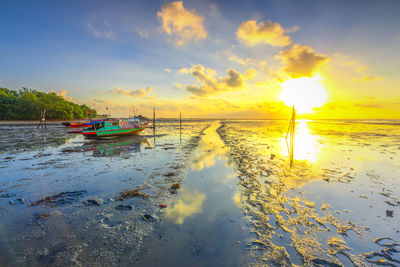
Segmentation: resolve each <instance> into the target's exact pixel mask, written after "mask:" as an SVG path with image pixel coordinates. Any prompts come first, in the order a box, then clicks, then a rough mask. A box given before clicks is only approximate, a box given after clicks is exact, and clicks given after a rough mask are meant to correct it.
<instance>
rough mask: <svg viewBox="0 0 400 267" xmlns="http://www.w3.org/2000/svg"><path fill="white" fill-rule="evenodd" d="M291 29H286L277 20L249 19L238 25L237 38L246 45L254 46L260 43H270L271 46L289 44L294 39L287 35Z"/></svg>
mask: <svg viewBox="0 0 400 267" xmlns="http://www.w3.org/2000/svg"><path fill="white" fill-rule="evenodd" d="M286 32H289V30H285V29H284V28H282V26H281V25H280V24H279V23H277V22H272V21H270V20H267V21H265V22H259V23H257V21H255V20H248V21H246V22H243V23H242V24H240V26H239V27H238V30H237V32H236V36H237V38H238V39H239V40H240V41H242V42H243V43H244V44H245V45H248V46H254V45H258V44H269V45H271V46H288V45H290V44H292V40H291V39H290V37H289V36H288V35H285V33H286Z"/></svg>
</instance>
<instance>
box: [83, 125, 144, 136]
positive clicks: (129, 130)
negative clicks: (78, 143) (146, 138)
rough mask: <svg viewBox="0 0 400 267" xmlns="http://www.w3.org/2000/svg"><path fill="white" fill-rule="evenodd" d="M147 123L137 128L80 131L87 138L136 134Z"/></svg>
mask: <svg viewBox="0 0 400 267" xmlns="http://www.w3.org/2000/svg"><path fill="white" fill-rule="evenodd" d="M146 127H147V124H146V125H144V126H142V127H139V128H127V129H113V130H86V131H82V134H83V136H85V137H87V138H102V137H111V136H126V135H138V134H140V133H141V132H142V131H143V130H144V129H146Z"/></svg>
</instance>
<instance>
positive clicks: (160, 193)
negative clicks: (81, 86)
mask: <svg viewBox="0 0 400 267" xmlns="http://www.w3.org/2000/svg"><path fill="white" fill-rule="evenodd" d="M399 125H400V123H399V122H398V121H385V122H382V121H300V122H299V123H298V124H297V125H296V137H295V142H296V143H295V148H294V165H293V167H292V168H290V166H289V159H288V155H287V147H286V143H285V138H284V135H285V133H286V129H287V122H285V121H205V120H202V121H185V122H184V123H183V129H182V133H181V132H180V129H179V122H178V121H173V120H170V121H164V122H160V124H159V126H158V127H157V133H156V135H155V136H153V133H152V130H151V129H147V130H146V131H145V132H143V134H142V135H141V136H137V137H129V138H116V139H111V140H93V141H90V140H85V139H83V138H82V136H78V135H68V134H67V133H66V132H67V131H68V130H67V129H65V128H62V127H58V126H53V125H50V126H49V127H48V128H47V129H36V128H35V127H25V126H22V125H0V136H2V138H1V139H0V170H1V173H2V175H1V176H0V214H1V215H2V216H0V247H1V249H0V265H2V266H7V265H83V266H87V265H89V266H92V265H112V266H117V265H118V266H121V265H122V266H126V265H137V266H160V265H166V266H247V265H250V266H265V265H267V266H291V265H306V266H351V265H355V266H364V265H367V266H369V265H386V266H398V265H400V253H399V251H400V244H399V241H400V233H399V232H400V228H399V224H398V221H399V217H398V216H399V214H400V193H399V192H400V190H399V187H400V182H399V179H398V178H399V177H400V176H399V175H400V154H399V153H400V127H399Z"/></svg>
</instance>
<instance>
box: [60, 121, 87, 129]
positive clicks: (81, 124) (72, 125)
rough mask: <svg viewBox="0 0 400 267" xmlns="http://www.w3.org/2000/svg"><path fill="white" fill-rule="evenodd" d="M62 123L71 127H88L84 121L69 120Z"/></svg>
mask: <svg viewBox="0 0 400 267" xmlns="http://www.w3.org/2000/svg"><path fill="white" fill-rule="evenodd" d="M61 124H63V125H64V126H65V127H67V128H68V127H71V128H82V127H86V126H85V125H84V124H83V123H82V122H69V121H65V122H62V123H61Z"/></svg>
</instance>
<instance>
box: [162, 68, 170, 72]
mask: <svg viewBox="0 0 400 267" xmlns="http://www.w3.org/2000/svg"><path fill="white" fill-rule="evenodd" d="M164 71H166V72H168V73H171V72H172V70H171V69H168V68H166V69H164Z"/></svg>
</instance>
